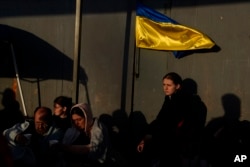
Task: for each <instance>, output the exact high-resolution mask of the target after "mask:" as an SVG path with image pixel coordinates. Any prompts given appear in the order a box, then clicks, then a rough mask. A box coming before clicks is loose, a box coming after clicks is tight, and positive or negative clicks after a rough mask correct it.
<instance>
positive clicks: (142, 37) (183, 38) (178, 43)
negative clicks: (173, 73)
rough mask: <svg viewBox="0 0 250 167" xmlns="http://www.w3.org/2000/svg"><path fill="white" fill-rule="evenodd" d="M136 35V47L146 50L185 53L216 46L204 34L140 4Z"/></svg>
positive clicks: (138, 5)
mask: <svg viewBox="0 0 250 167" xmlns="http://www.w3.org/2000/svg"><path fill="white" fill-rule="evenodd" d="M135 34H136V46H137V47H139V48H146V49H154V50H168V51H184V50H196V49H210V48H212V47H213V46H214V45H215V43H214V42H213V41H212V40H211V39H209V37H208V36H207V35H205V34H204V33H201V32H200V31H198V30H195V29H192V28H189V27H187V26H183V25H181V24H179V23H178V22H176V21H175V20H173V19H171V18H169V17H167V16H166V15H163V14H161V13H159V12H157V11H155V10H153V9H151V8H148V7H146V6H144V5H142V4H140V3H138V4H137V7H136V29H135ZM174 54H177V52H174Z"/></svg>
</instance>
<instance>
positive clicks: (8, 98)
mask: <svg viewBox="0 0 250 167" xmlns="http://www.w3.org/2000/svg"><path fill="white" fill-rule="evenodd" d="M2 95H3V97H2V105H3V107H4V108H3V109H1V110H0V115H1V117H0V132H1V133H2V132H3V130H5V129H7V128H10V127H12V126H13V125H15V124H16V123H21V122H23V121H24V119H25V117H24V114H23V113H22V111H21V110H20V105H19V102H18V101H17V100H16V97H15V92H14V91H13V90H12V89H10V88H6V89H5V90H4V92H3V93H2Z"/></svg>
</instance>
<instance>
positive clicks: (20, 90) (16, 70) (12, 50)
mask: <svg viewBox="0 0 250 167" xmlns="http://www.w3.org/2000/svg"><path fill="white" fill-rule="evenodd" d="M10 47H11V53H12V58H13V63H14V67H15V72H16V79H17V85H18V88H19V92H20V96H21V101H22V105H23V112H24V116H27V112H26V108H25V104H24V99H23V93H22V88H21V84H20V79H19V74H18V68H17V64H16V56H15V52H14V49H13V45H12V44H10Z"/></svg>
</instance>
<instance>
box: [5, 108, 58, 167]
mask: <svg viewBox="0 0 250 167" xmlns="http://www.w3.org/2000/svg"><path fill="white" fill-rule="evenodd" d="M52 120H53V119H52V111H51V109H50V108H47V107H38V108H36V109H35V111H34V120H25V121H24V122H23V123H18V124H15V125H14V126H13V127H11V128H9V129H6V130H5V131H4V132H3V135H4V136H5V138H6V139H7V141H8V144H9V146H10V149H11V152H12V156H13V159H14V162H15V164H18V165H20V164H22V165H24V166H36V167H37V166H39V165H41V166H43V165H44V163H46V162H48V161H47V160H48V159H47V158H49V157H50V156H49V154H48V151H49V142H50V141H51V140H57V141H61V139H62V137H63V131H62V130H61V129H59V128H56V127H55V126H54V124H53V121H52ZM47 155H48V156H47Z"/></svg>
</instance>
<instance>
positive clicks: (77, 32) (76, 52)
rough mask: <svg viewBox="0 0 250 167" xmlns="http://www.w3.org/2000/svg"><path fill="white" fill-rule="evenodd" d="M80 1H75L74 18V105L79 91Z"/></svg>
mask: <svg viewBox="0 0 250 167" xmlns="http://www.w3.org/2000/svg"><path fill="white" fill-rule="evenodd" d="M81 15H82V12H81V0H76V18H75V47H74V67H73V96H72V100H73V102H74V103H78V90H79V75H78V73H79V59H80V43H81V42H80V41H81V40H80V38H81Z"/></svg>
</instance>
